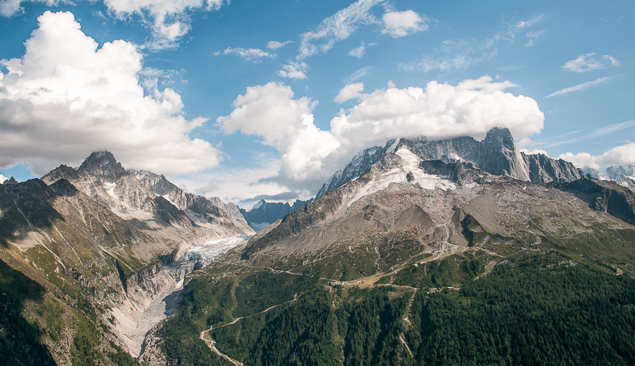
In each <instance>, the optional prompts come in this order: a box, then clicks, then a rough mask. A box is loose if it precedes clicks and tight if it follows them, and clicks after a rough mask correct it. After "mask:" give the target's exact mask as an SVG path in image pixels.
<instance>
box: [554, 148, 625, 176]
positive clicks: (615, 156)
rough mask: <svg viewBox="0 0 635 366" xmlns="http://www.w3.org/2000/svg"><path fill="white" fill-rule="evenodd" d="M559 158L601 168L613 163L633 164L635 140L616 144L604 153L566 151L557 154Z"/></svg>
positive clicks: (577, 165)
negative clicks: (619, 144) (596, 154)
mask: <svg viewBox="0 0 635 366" xmlns="http://www.w3.org/2000/svg"><path fill="white" fill-rule="evenodd" d="M559 158H560V159H563V160H566V161H569V162H571V163H573V165H575V166H576V167H578V168H580V169H583V168H592V169H595V170H598V171H599V170H603V169H606V168H608V167H610V166H613V165H624V166H626V165H629V164H635V142H628V143H626V144H624V145H621V146H616V147H614V148H612V149H610V150H608V151H606V152H605V153H603V154H601V155H598V156H595V155H591V154H589V153H586V152H581V153H577V154H573V153H571V152H567V153H564V154H561V155H560V156H559Z"/></svg>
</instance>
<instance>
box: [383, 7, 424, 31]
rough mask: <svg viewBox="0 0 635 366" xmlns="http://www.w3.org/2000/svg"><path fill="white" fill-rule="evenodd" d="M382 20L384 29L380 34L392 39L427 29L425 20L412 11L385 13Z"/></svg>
mask: <svg viewBox="0 0 635 366" xmlns="http://www.w3.org/2000/svg"><path fill="white" fill-rule="evenodd" d="M382 20H383V21H384V29H383V30H382V31H381V33H382V34H387V35H389V36H391V37H393V38H399V37H405V36H407V35H409V34H413V33H416V32H421V31H425V30H427V29H428V25H427V24H426V18H425V17H422V16H421V15H419V14H417V13H416V12H414V11H412V10H406V11H393V12H389V13H385V14H384V16H383V17H382Z"/></svg>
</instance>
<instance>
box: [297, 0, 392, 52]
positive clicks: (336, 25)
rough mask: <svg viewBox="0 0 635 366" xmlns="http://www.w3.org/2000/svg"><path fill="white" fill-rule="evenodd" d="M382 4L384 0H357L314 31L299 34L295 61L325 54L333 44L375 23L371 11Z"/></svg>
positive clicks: (324, 21) (325, 20)
mask: <svg viewBox="0 0 635 366" xmlns="http://www.w3.org/2000/svg"><path fill="white" fill-rule="evenodd" d="M384 2H385V0H358V1H356V2H354V3H353V4H351V5H349V6H348V7H346V8H344V9H342V10H339V11H338V12H336V13H335V14H333V15H331V16H330V17H328V18H326V19H324V20H323V21H322V22H321V23H320V24H319V25H318V26H317V28H316V29H315V30H312V31H309V32H306V33H303V34H301V35H300V39H301V43H300V50H299V53H298V56H297V59H298V60H304V59H306V58H307V57H311V56H314V55H316V54H318V53H319V52H322V53H326V52H328V51H329V50H330V49H331V48H333V45H335V43H337V42H341V41H343V40H345V39H347V38H348V37H350V35H351V34H352V33H353V32H355V31H356V30H357V29H358V28H359V27H360V26H362V25H366V24H372V23H376V22H377V20H376V18H375V16H374V15H373V14H372V10H373V8H374V7H375V6H377V5H380V4H383V3H384Z"/></svg>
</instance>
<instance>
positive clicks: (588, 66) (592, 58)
mask: <svg viewBox="0 0 635 366" xmlns="http://www.w3.org/2000/svg"><path fill="white" fill-rule="evenodd" d="M619 65H620V62H619V61H618V60H616V59H615V58H613V56H610V55H604V56H602V58H600V59H598V58H596V54H595V53H594V52H592V53H587V54H584V55H581V56H580V57H578V58H576V59H575V60H571V61H567V62H566V63H565V64H564V66H562V68H563V69H564V70H566V71H573V72H579V73H583V72H589V71H593V70H602V69H606V68H607V67H612V66H619Z"/></svg>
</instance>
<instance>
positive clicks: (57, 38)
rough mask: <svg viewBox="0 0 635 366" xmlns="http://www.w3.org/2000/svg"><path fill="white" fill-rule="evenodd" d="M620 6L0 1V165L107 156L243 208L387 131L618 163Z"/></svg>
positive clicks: (633, 149) (628, 85) (628, 103)
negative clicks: (491, 141)
mask: <svg viewBox="0 0 635 366" xmlns="http://www.w3.org/2000/svg"><path fill="white" fill-rule="evenodd" d="M634 10H635V4H634V3H633V2H632V1H611V2H597V1H575V2H573V1H531V2H509V1H488V2H486V3H484V2H482V1H460V2H459V1H407V0H392V1H383V0H359V1H334V0H324V1H302V0H280V1H269V2H263V1H253V0H250V1H247V0H232V1H231V2H228V1H223V0H183V1H180V2H174V1H167V0H139V1H123V0H104V1H99V0H97V1H82V0H72V1H57V0H45V1H44V0H43V1H19V0H0V60H2V61H0V72H1V73H2V74H1V75H0V76H1V78H0V140H1V142H0V175H2V176H4V177H9V176H11V175H15V176H16V178H17V179H19V180H25V179H28V178H30V177H37V176H40V175H42V174H44V173H46V172H47V171H48V170H50V169H52V168H54V167H55V166H57V165H59V164H62V163H66V164H69V165H71V166H76V165H78V164H80V163H81V161H82V160H83V159H84V158H85V157H86V156H88V154H90V152H91V151H95V150H110V151H112V152H113V153H114V154H115V156H116V157H117V158H118V160H120V161H121V162H122V164H123V165H124V166H125V167H126V168H135V169H146V170H151V171H155V172H157V173H163V174H166V175H167V176H168V177H169V178H170V179H171V180H173V181H174V182H175V183H177V184H179V185H181V186H184V187H185V188H187V189H188V190H190V191H195V192H197V193H200V194H205V195H208V196H209V195H213V196H219V197H220V198H221V199H224V200H228V201H232V202H235V203H239V204H240V205H243V206H249V205H250V204H252V203H253V202H255V200H257V199H259V198H266V199H269V200H294V199H296V198H308V197H310V196H312V195H314V194H315V193H316V191H317V189H319V186H320V185H321V183H322V182H324V181H325V180H326V179H328V177H329V176H330V175H331V174H332V173H333V172H334V171H335V170H337V169H340V168H342V167H343V166H344V165H345V164H346V163H347V162H348V161H349V160H350V158H351V157H352V156H353V155H354V154H356V153H357V152H359V151H360V150H362V149H363V148H366V147H370V146H374V145H383V144H384V143H385V141H386V140H388V139H390V138H394V137H400V136H403V137H414V136H417V135H428V136H431V137H434V138H446V137H454V136H462V135H471V136H474V137H476V138H482V137H483V136H484V133H485V132H486V131H487V130H488V129H489V128H491V127H495V126H501V127H508V128H510V130H511V131H512V133H513V134H514V136H515V138H516V140H517V143H518V144H519V145H520V146H521V147H522V148H523V149H526V150H528V151H530V152H533V151H542V152H543V153H547V154H548V155H549V156H551V157H562V158H565V159H567V160H570V161H572V162H574V163H575V164H577V165H578V166H580V167H582V166H589V167H593V168H596V169H600V170H601V169H603V168H606V167H607V166H610V165H614V164H630V163H635V144H631V141H635V136H634V135H635V113H634V110H633V107H632V106H633V102H632V99H633V95H635V93H633V91H634V87H633V85H634V81H635V80H634V77H635V74H634V71H635V68H634V65H635V48H634V47H633V46H634V45H635V29H634V28H635V22H633V20H634V18H635V17H634V16H635V13H634ZM0 179H2V177H0Z"/></svg>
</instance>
